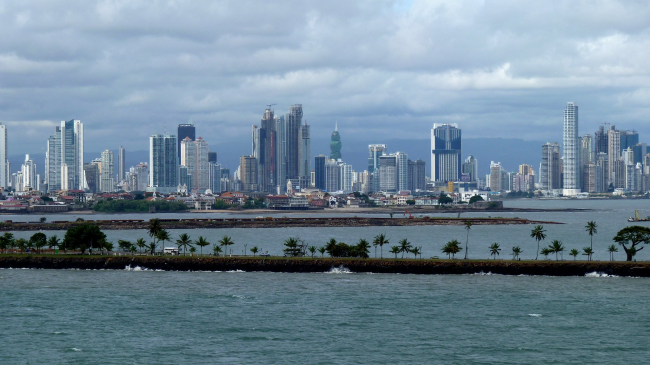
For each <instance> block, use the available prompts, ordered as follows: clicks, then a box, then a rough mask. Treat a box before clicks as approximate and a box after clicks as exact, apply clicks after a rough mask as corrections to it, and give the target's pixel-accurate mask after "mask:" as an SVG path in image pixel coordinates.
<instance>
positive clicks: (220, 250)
mask: <svg viewBox="0 0 650 365" xmlns="http://www.w3.org/2000/svg"><path fill="white" fill-rule="evenodd" d="M256 248H257V247H256ZM212 252H214V255H215V256H219V252H223V250H222V249H221V246H219V245H218V244H216V243H215V244H214V246H212Z"/></svg>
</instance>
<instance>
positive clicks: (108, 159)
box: [99, 150, 115, 193]
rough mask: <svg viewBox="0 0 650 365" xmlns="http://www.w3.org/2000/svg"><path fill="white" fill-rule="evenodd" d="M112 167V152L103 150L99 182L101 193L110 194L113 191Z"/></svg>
mask: <svg viewBox="0 0 650 365" xmlns="http://www.w3.org/2000/svg"><path fill="white" fill-rule="evenodd" d="M114 166H115V165H114V161H113V151H110V150H105V151H104V152H102V168H101V171H100V176H101V178H100V181H99V190H100V191H101V192H102V193H112V192H114V191H115V175H113V171H114Z"/></svg>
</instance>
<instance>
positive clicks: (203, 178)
mask: <svg viewBox="0 0 650 365" xmlns="http://www.w3.org/2000/svg"><path fill="white" fill-rule="evenodd" d="M209 152H210V151H209V147H208V142H206V141H205V140H204V139H203V138H201V137H199V138H197V139H196V140H194V141H192V140H191V139H190V138H189V137H185V139H184V140H183V141H182V142H181V165H182V166H185V167H187V173H188V174H189V175H190V176H192V181H191V184H190V185H187V188H188V190H189V191H191V192H197V193H203V192H205V191H206V190H207V189H210V171H209V169H210V167H209V163H210V162H208V153H209ZM181 185H183V183H181Z"/></svg>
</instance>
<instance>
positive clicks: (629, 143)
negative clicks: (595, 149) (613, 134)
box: [621, 130, 639, 151]
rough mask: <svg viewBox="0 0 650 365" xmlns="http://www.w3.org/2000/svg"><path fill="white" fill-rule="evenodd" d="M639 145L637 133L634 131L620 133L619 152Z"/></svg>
mask: <svg viewBox="0 0 650 365" xmlns="http://www.w3.org/2000/svg"><path fill="white" fill-rule="evenodd" d="M638 143H639V133H637V132H636V131H634V130H632V131H621V151H625V150H626V149H627V148H628V147H634V146H636V145H637V144H638Z"/></svg>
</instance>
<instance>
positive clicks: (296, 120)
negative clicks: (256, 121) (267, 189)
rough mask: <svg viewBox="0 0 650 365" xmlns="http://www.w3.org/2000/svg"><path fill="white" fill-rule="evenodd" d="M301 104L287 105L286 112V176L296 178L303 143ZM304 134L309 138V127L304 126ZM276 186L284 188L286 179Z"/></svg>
mask: <svg viewBox="0 0 650 365" xmlns="http://www.w3.org/2000/svg"><path fill="white" fill-rule="evenodd" d="M302 115H303V114H302V104H294V105H291V106H290V107H289V113H287V114H286V141H287V150H286V151H287V152H286V160H287V162H286V166H287V178H288V179H296V178H298V177H299V176H303V175H300V167H301V166H300V165H301V158H300V150H301V144H302V143H303V136H302V135H301V132H302V131H301V127H302ZM306 136H307V138H306V139H307V140H309V127H306ZM276 185H277V186H281V187H282V188H286V186H287V184H286V181H277V184H276Z"/></svg>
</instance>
